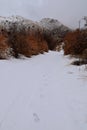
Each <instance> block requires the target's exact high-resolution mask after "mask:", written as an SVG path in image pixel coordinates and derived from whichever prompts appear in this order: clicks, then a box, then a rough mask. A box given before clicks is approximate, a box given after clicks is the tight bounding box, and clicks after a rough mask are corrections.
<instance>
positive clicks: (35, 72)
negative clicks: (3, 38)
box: [0, 52, 87, 130]
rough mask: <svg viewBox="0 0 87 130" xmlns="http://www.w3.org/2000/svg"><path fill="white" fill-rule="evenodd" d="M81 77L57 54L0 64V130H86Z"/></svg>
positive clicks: (85, 87)
mask: <svg viewBox="0 0 87 130" xmlns="http://www.w3.org/2000/svg"><path fill="white" fill-rule="evenodd" d="M85 74H87V73H86V72H84V71H82V70H80V71H79V68H78V67H76V66H70V65H69V60H68V59H66V58H65V57H64V56H63V55H62V54H61V53H58V52H49V53H45V54H44V55H39V56H35V57H33V58H30V59H25V60H14V59H13V60H9V61H0V130H29V129H30V130H58V129H59V130H87V81H86V80H83V79H80V77H81V76H83V75H84V76H85Z"/></svg>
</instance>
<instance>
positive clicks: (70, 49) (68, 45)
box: [64, 30, 87, 55]
mask: <svg viewBox="0 0 87 130" xmlns="http://www.w3.org/2000/svg"><path fill="white" fill-rule="evenodd" d="M64 43H65V44H64V54H65V55H68V54H71V55H82V54H83V52H84V50H85V49H87V30H83V31H80V30H76V31H74V32H69V33H68V34H67V35H66V36H65V38H64Z"/></svg>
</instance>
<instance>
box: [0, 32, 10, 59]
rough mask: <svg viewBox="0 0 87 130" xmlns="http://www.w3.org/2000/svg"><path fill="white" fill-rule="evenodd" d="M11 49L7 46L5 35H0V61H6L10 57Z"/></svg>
mask: <svg viewBox="0 0 87 130" xmlns="http://www.w3.org/2000/svg"><path fill="white" fill-rule="evenodd" d="M10 53H11V49H10V46H9V45H8V37H7V35H6V33H5V32H4V33H3V34H2V33H0V59H7V58H8V57H9V56H10Z"/></svg>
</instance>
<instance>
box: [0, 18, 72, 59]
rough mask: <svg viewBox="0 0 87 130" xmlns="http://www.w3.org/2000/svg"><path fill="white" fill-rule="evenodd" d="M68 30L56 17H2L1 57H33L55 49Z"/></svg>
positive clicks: (0, 22)
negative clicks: (35, 19)
mask: <svg viewBox="0 0 87 130" xmlns="http://www.w3.org/2000/svg"><path fill="white" fill-rule="evenodd" d="M68 31H70V29H69V28H68V27H66V26H64V25H63V24H61V23H60V22H59V21H58V20H55V19H50V18H45V19H42V20H41V21H40V22H34V21H31V20H29V19H26V18H23V17H21V16H12V17H0V59H8V58H9V57H11V56H14V57H16V58H19V57H20V55H24V56H26V57H31V56H32V55H37V54H40V53H44V52H48V50H54V49H55V48H56V46H57V45H59V44H60V43H61V42H62V41H63V38H64V36H65V34H66V33H67V32H68Z"/></svg>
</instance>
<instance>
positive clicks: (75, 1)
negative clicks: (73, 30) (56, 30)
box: [0, 0, 87, 27]
mask: <svg viewBox="0 0 87 130" xmlns="http://www.w3.org/2000/svg"><path fill="white" fill-rule="evenodd" d="M11 15H21V16H24V17H26V18H29V19H32V20H40V19H41V18H44V17H50V18H56V19H58V20H59V21H60V22H62V23H64V24H66V25H68V26H70V27H78V21H79V19H81V18H82V17H83V16H87V0H0V16H11Z"/></svg>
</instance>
